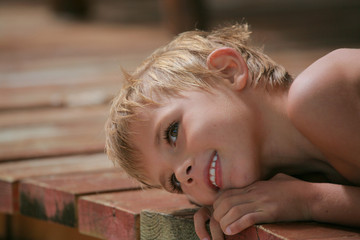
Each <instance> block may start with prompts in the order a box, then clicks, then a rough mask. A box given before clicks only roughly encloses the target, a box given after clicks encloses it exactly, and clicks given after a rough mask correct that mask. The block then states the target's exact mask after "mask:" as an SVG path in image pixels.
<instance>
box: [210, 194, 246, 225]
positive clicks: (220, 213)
mask: <svg viewBox="0 0 360 240" xmlns="http://www.w3.org/2000/svg"><path fill="white" fill-rule="evenodd" d="M251 203H253V199H252V198H251V196H250V195H247V194H240V195H233V196H230V197H227V198H223V199H222V200H221V202H220V201H219V202H217V204H216V207H215V205H214V212H213V216H214V218H215V219H216V220H217V221H218V222H220V220H221V219H222V218H223V217H224V216H225V215H226V214H228V212H229V211H230V210H231V209H233V208H234V207H236V206H242V205H248V204H251Z"/></svg>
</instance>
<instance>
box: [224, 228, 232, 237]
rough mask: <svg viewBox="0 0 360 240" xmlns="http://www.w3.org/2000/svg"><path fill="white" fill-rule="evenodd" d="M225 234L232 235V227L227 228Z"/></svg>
mask: <svg viewBox="0 0 360 240" xmlns="http://www.w3.org/2000/svg"><path fill="white" fill-rule="evenodd" d="M225 234H226V235H231V230H230V227H227V228H226V230H225Z"/></svg>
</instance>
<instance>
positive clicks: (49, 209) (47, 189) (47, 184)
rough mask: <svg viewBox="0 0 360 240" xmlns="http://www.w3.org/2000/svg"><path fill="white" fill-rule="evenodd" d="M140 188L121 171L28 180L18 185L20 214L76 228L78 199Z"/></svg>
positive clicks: (61, 175) (52, 176)
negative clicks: (84, 196) (90, 195)
mask: <svg viewBox="0 0 360 240" xmlns="http://www.w3.org/2000/svg"><path fill="white" fill-rule="evenodd" d="M137 188H139V185H138V184H137V183H135V182H134V181H133V180H131V179H129V178H128V176H127V175H126V174H125V173H124V172H123V171H122V170H120V169H111V170H103V171H95V172H78V173H70V174H69V173H68V174H59V175H51V176H44V177H35V178H29V179H26V180H24V181H22V182H20V185H19V194H20V213H21V214H24V215H26V216H31V217H34V218H38V219H43V220H48V221H52V222H57V223H61V224H64V225H67V226H70V227H75V226H77V213H76V204H77V198H78V197H79V196H82V195H88V194H98V193H102V192H110V191H119V190H121V191H122V190H129V189H137Z"/></svg>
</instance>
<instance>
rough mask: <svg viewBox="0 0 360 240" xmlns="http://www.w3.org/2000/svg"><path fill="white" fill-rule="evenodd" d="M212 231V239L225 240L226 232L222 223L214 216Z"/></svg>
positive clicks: (211, 219)
mask: <svg viewBox="0 0 360 240" xmlns="http://www.w3.org/2000/svg"><path fill="white" fill-rule="evenodd" d="M210 232H211V237H212V240H224V233H223V231H222V230H221V227H220V224H219V223H218V222H217V221H216V220H215V218H213V217H211V218H210Z"/></svg>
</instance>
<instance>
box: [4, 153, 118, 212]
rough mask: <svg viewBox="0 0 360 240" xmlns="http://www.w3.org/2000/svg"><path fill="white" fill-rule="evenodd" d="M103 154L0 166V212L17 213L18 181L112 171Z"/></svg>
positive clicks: (33, 160)
mask: <svg viewBox="0 0 360 240" xmlns="http://www.w3.org/2000/svg"><path fill="white" fill-rule="evenodd" d="M112 168H113V164H112V163H111V161H110V160H108V159H107V157H106V156H105V154H104V153H98V154H90V155H77V156H70V157H58V158H48V159H32V160H31V161H17V162H9V163H2V164H0V212H3V213H15V212H17V211H18V196H19V193H18V183H19V181H21V180H23V179H25V178H30V177H36V176H45V175H53V174H61V173H74V172H90V171H96V170H103V169H112Z"/></svg>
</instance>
